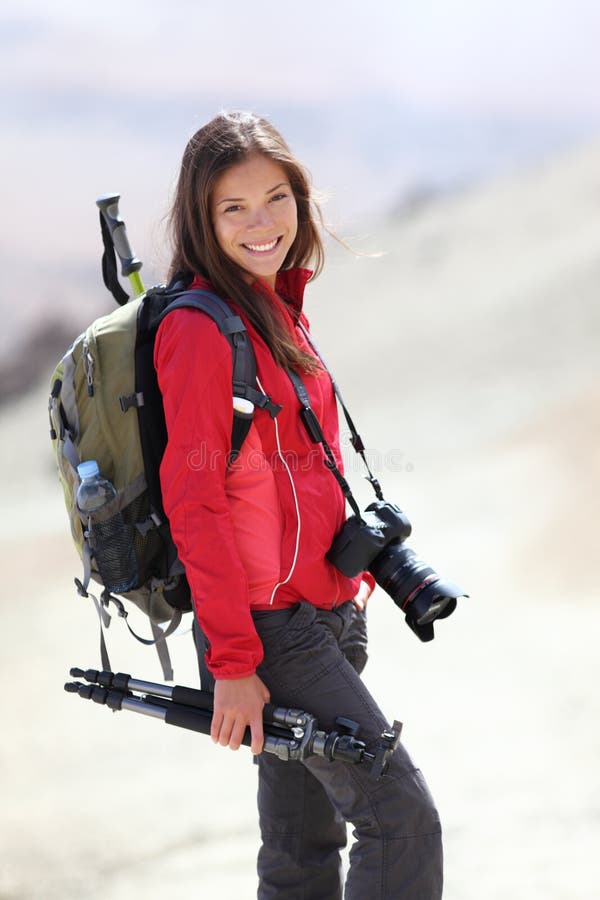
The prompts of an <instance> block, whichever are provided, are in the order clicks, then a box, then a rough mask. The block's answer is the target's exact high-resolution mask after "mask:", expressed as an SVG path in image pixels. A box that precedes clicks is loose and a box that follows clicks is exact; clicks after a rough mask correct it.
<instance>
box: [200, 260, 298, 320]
mask: <svg viewBox="0 0 600 900" xmlns="http://www.w3.org/2000/svg"><path fill="white" fill-rule="evenodd" d="M311 276H312V270H311V269H300V268H297V269H286V270H285V271H283V272H278V273H277V278H276V279H275V290H273V289H272V288H271V287H269V285H268V284H267V283H266V282H265V281H261V280H260V279H258V278H257V279H256V281H255V282H254V283H253V285H252V287H253V288H254V290H255V291H257V292H259V293H261V294H262V295H263V297H266V298H267V299H268V300H271V301H272V302H275V303H277V302H278V298H279V297H281V298H283V300H285V301H286V302H287V303H288V304H289V306H291V309H290V312H291V313H292V315H293V317H294V319H296V321H297V320H298V319H299V318H300V313H301V312H302V305H303V303H304V290H305V288H306V285H307V282H308V281H309V279H310V278H311ZM190 288H204V289H205V290H214V288H213V287H212V285H211V283H210V281H208V280H207V279H206V278H201V277H200V275H195V276H194V280H193V281H192V283H191V284H190Z"/></svg>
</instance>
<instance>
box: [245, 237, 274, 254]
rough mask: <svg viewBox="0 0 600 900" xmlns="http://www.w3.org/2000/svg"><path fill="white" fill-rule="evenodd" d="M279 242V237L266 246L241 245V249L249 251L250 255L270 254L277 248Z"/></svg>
mask: <svg viewBox="0 0 600 900" xmlns="http://www.w3.org/2000/svg"><path fill="white" fill-rule="evenodd" d="M280 241H281V236H280V237H277V238H274V239H273V240H272V241H269V243H268V244H242V247H244V248H245V249H246V250H249V251H250V253H270V252H271V251H272V250H274V249H275V247H277V245H278V244H279V242H280Z"/></svg>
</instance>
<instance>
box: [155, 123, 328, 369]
mask: <svg viewBox="0 0 600 900" xmlns="http://www.w3.org/2000/svg"><path fill="white" fill-rule="evenodd" d="M255 153H261V154H263V155H264V156H268V157H270V158H271V159H273V160H275V161H276V162H277V163H279V164H280V165H281V166H283V168H284V169H285V172H286V175H287V177H288V179H289V182H290V186H291V189H292V193H293V195H294V198H295V200H296V206H297V210H298V232H297V234H296V238H295V240H294V243H293V244H292V246H291V247H290V250H289V252H288V254H287V256H286V258H285V260H284V263H283V267H282V268H283V269H289V268H292V267H295V266H306V265H308V264H309V263H312V265H313V270H314V271H313V276H312V277H313V278H315V277H316V276H317V275H318V274H319V272H320V271H321V269H322V268H323V258H324V254H323V243H322V240H321V236H320V234H319V230H318V228H317V223H316V218H318V219H319V221H320V222H321V224H322V219H321V213H320V210H319V208H318V206H317V205H316V203H315V202H314V201H313V200H312V198H311V193H310V182H309V177H308V174H307V173H306V171H305V170H304V169H303V167H302V166H301V165H300V163H299V162H298V160H297V159H296V158H295V157H294V156H293V154H292V152H291V150H290V148H289V147H288V145H287V144H286V143H285V141H284V140H283V138H282V137H281V135H280V134H279V132H278V131H277V130H276V129H275V128H274V127H273V125H271V123H270V122H268V121H267V120H266V119H262V118H260V117H259V116H256V115H254V114H253V113H249V112H230V113H225V112H224V113H221V114H220V115H218V116H216V117H215V118H214V119H212V120H211V121H210V122H208V124H207V125H205V126H204V127H203V128H201V129H200V130H199V131H197V132H196V134H194V135H193V137H192V138H191V139H190V141H189V143H188V145H187V147H186V148H185V151H184V154H183V160H182V163H181V169H180V172H179V179H178V182H177V188H176V193H175V199H174V201H173V205H172V208H171V212H170V216H169V223H170V230H171V239H172V242H173V257H172V259H171V266H170V271H169V277H170V278H173V277H175V275H183V276H188V275H191V274H192V273H194V274H198V275H201V276H203V277H204V278H208V280H209V281H210V282H211V283H212V284H213V285H214V287H215V289H216V291H217V293H219V294H221V295H222V296H223V297H225V298H231V299H232V300H233V301H234V302H235V303H237V304H238V306H239V307H240V308H241V310H242V311H243V312H244V313H245V315H246V316H247V317H248V319H249V320H250V322H251V323H252V324H253V325H254V327H255V328H256V330H257V331H258V333H259V334H260V335H261V337H262V338H263V339H264V340H265V342H266V343H267V346H268V347H269V348H270V350H271V352H272V354H273V356H274V358H275V360H276V362H277V363H278V364H279V365H281V366H285V367H291V368H294V369H297V370H302V371H315V370H316V369H318V368H320V367H319V366H318V364H316V362H315V360H314V357H312V356H311V355H309V354H308V353H305V352H304V351H303V350H301V349H300V348H299V347H298V346H297V345H296V344H295V343H294V340H293V338H292V336H291V334H290V332H289V329H288V328H287V326H286V323H285V320H284V317H283V316H282V315H281V313H280V312H279V311H278V310H277V309H276V308H275V307H274V306H273V304H271V303H269V301H268V300H267V299H266V297H263V296H262V295H261V294H260V293H259V292H258V291H256V290H255V289H253V288H252V286H251V285H250V284H248V282H247V281H246V280H245V276H246V277H247V273H245V272H244V270H243V269H242V268H241V267H240V266H238V265H237V264H236V263H234V262H233V260H231V259H229V257H227V256H226V255H225V254H224V253H223V251H222V250H221V248H220V247H219V244H218V243H217V239H216V236H215V232H214V228H213V225H212V217H211V206H210V201H211V193H212V191H213V189H214V185H215V181H216V179H217V178H218V177H219V176H220V175H221V174H222V173H223V172H224V171H225V170H226V169H228V168H229V167H231V166H233V165H235V164H236V163H239V162H242V161H243V160H244V159H246V158H247V157H248V156H250V155H252V154H255ZM315 216H316V218H315ZM284 299H285V298H284Z"/></svg>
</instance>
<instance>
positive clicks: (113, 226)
mask: <svg viewBox="0 0 600 900" xmlns="http://www.w3.org/2000/svg"><path fill="white" fill-rule="evenodd" d="M120 198H121V195H120V194H103V195H102V196H101V197H98V199H97V200H96V206H97V207H98V208H99V210H100V212H101V214H102V217H101V218H102V220H103V223H105V225H106V227H107V228H108V232H109V234H110V238H111V240H112V243H113V245H114V248H115V250H116V252H117V254H118V256H119V259H120V261H121V274H122V275H123V276H124V277H127V278H129V282H130V284H131V287H132V288H133V293H134V296H136V297H139V296H140V294H143V293H144V290H145V288H144V284H143V282H142V279H141V276H140V269H141V268H142V261H141V259H138V258H137V256H136V255H135V253H134V252H133V250H132V249H131V244H130V243H129V238H128V236H127V229H126V227H125V222H124V221H123V219H122V217H121V214H120V212H119V200H120Z"/></svg>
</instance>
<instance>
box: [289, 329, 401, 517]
mask: <svg viewBox="0 0 600 900" xmlns="http://www.w3.org/2000/svg"><path fill="white" fill-rule="evenodd" d="M298 327H299V328H300V329H301V331H302V333H303V335H304V337H305V338H306V340H307V341H308V343H309V344H310V346H311V347H312V349H313V350H314V352H315V353H316V355H317V357H318V358H319V360H320V361H321V364H322V366H323V368H324V369H325V371H326V372H327V374H328V375H329V379H330V381H331V386H332V387H333V392H334V394H335V396H336V397H337V399H338V403H339V404H340V406H341V407H342V411H343V413H344V418H345V419H346V423H347V425H348V428H349V429H350V443H351V444H352V446H353V447H354V449H355V451H356V452H357V453H358V455H359V456H360V457H361V459H362V461H363V463H364V464H365V468H366V470H367V472H368V473H369V474H368V475H367V476H366V477H367V481H369V482H370V483H371V485H372V487H373V490H374V491H375V495H376V497H377V499H378V500H383V492H382V490H381V485H380V484H379V481H378V479H377V478H376V477H375V476H374V475H373V473H372V472H371V469H370V467H369V463H368V462H367V458H366V456H365V445H364V444H363V440H362V438H361V436H360V434H359V433H358V431H357V429H356V426H355V424H354V422H353V421H352V417H351V415H350V413H349V412H348V408H347V407H346V404H345V403H344V398H343V397H342V392H341V391H340V389H339V386H338V383H337V381H336V380H335V378H334V376H333V374H332V372H331V369H330V368H329V366H328V365H327V363H326V362H325V360H324V359H323V354H322V353H321V351H320V350H319V348H318V346H317V344H316V343H315V341H314V339H313V337H312V335H311V334H310V332H309V330H308V328H306V327H305V326H304V325H303V324H302V322H298ZM315 418H316V417H315Z"/></svg>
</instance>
